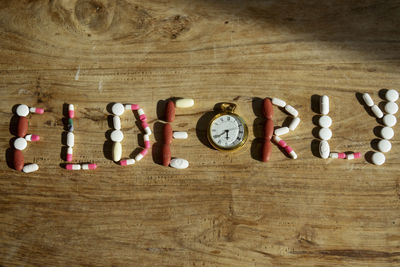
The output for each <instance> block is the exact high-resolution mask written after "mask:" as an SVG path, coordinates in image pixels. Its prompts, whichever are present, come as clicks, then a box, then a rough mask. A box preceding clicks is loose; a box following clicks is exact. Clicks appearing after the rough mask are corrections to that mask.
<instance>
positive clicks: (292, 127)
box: [289, 117, 300, 131]
mask: <svg viewBox="0 0 400 267" xmlns="http://www.w3.org/2000/svg"><path fill="white" fill-rule="evenodd" d="M299 123H300V118H299V117H296V118H294V119H293V120H292V121H291V122H290V124H289V130H291V131H294V130H295V129H296V128H297V126H299Z"/></svg>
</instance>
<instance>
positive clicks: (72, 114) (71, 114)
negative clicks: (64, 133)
mask: <svg viewBox="0 0 400 267" xmlns="http://www.w3.org/2000/svg"><path fill="white" fill-rule="evenodd" d="M68 116H69V117H70V118H71V119H73V118H75V108H74V105H72V104H69V105H68Z"/></svg>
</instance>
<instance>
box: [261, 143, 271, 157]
mask: <svg viewBox="0 0 400 267" xmlns="http://www.w3.org/2000/svg"><path fill="white" fill-rule="evenodd" d="M271 151H272V143H271V140H270V139H267V140H265V142H264V144H263V150H262V161H263V162H268V161H269V160H270V158H271Z"/></svg>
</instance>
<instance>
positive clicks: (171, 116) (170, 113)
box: [165, 100, 175, 122]
mask: <svg viewBox="0 0 400 267" xmlns="http://www.w3.org/2000/svg"><path fill="white" fill-rule="evenodd" d="M165 120H166V121H167V122H173V121H174V120H175V104H174V102H172V100H169V101H168V103H167V106H166V109H165Z"/></svg>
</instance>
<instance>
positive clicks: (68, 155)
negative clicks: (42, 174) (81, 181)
mask: <svg viewBox="0 0 400 267" xmlns="http://www.w3.org/2000/svg"><path fill="white" fill-rule="evenodd" d="M72 153H73V150H72V147H68V149H67V161H68V162H71V161H72Z"/></svg>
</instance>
